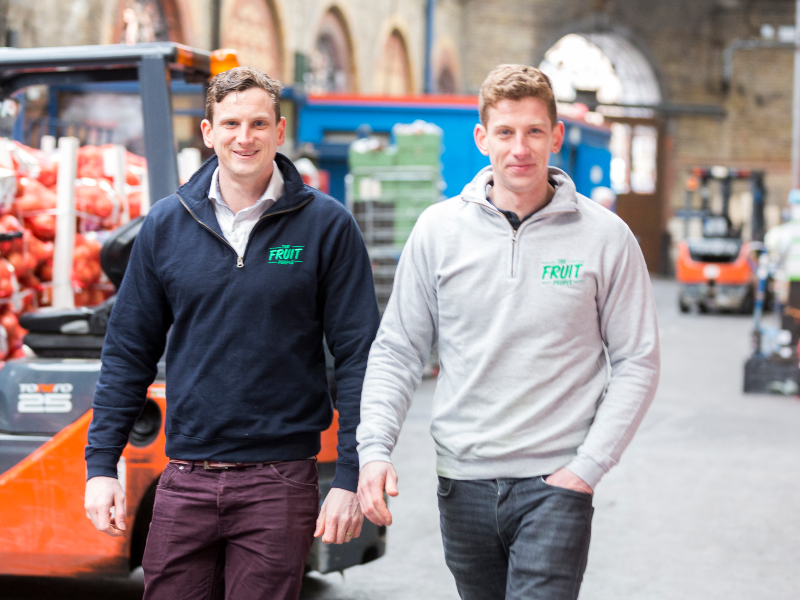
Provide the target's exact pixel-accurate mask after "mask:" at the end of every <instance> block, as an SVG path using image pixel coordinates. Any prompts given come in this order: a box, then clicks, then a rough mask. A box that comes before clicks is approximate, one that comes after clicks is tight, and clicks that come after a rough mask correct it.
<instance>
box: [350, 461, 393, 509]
mask: <svg viewBox="0 0 800 600" xmlns="http://www.w3.org/2000/svg"><path fill="white" fill-rule="evenodd" d="M384 490H386V493H387V494H389V495H390V496H397V494H398V491H397V472H396V471H395V470H394V467H393V466H392V463H389V462H385V461H382V460H376V461H374V462H371V463H367V464H366V465H364V468H363V469H361V473H359V475H358V502H359V504H361V510H362V511H363V512H364V515H365V516H366V517H367V518H368V519H369V520H370V521H372V522H373V523H375V525H391V524H392V513H390V512H389V508H388V507H387V506H386V502H385V501H384V499H383V492H384Z"/></svg>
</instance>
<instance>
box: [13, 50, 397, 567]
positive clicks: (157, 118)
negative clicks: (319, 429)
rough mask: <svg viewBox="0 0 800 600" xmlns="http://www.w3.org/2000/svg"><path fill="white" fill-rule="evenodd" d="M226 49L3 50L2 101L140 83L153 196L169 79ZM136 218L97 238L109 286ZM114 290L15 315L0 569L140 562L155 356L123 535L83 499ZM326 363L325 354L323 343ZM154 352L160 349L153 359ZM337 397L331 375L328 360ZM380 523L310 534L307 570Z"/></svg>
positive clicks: (196, 74) (364, 550)
mask: <svg viewBox="0 0 800 600" xmlns="http://www.w3.org/2000/svg"><path fill="white" fill-rule="evenodd" d="M235 64H236V63H235V59H234V58H233V57H232V55H231V54H227V55H226V54H225V53H220V52H219V51H218V52H216V53H213V54H210V53H208V52H204V51H201V50H196V49H192V48H188V47H185V46H181V45H178V44H174V43H154V44H135V45H116V46H76V47H68V48H34V49H5V48H4V49H2V50H0V96H1V97H0V100H3V99H9V98H12V97H13V96H14V94H16V93H19V92H20V91H22V90H24V89H25V88H26V87H28V86H34V85H35V86H42V85H44V86H57V85H71V84H75V83H92V84H101V83H104V82H112V83H119V82H133V83H138V90H139V95H140V97H141V104H142V116H143V128H144V132H143V133H144V150H145V158H146V159H147V164H148V176H149V177H148V182H149V190H150V198H151V202H155V201H157V200H158V199H159V198H163V197H166V196H168V195H169V194H171V193H172V192H173V191H174V190H175V189H176V188H177V187H178V169H177V160H176V152H175V144H174V140H173V124H172V104H171V95H170V89H171V88H170V85H171V83H172V82H175V81H185V82H190V83H197V82H205V81H206V80H207V79H208V78H209V76H210V75H212V74H214V73H217V72H220V71H222V70H225V69H226V68H230V67H231V66H235ZM142 221H143V217H139V218H137V219H134V220H132V221H130V222H129V223H127V224H125V225H123V226H121V227H119V228H118V229H116V230H115V231H114V232H113V233H112V234H111V235H110V236H109V237H108V239H107V240H106V242H105V244H104V245H103V250H102V253H101V265H102V268H103V270H104V272H105V273H106V275H107V276H108V278H109V280H110V281H111V283H113V284H114V286H115V287H116V288H118V287H119V285H120V283H121V282H122V278H123V275H124V272H125V267H126V266H127V261H128V258H129V255H130V250H131V247H132V245H133V242H134V240H135V238H136V234H137V233H138V231H139V229H140V227H141V224H142ZM113 301H114V297H113V296H112V297H111V298H110V299H109V300H107V301H106V302H104V303H103V304H100V305H98V306H95V307H81V308H76V309H68V310H41V311H34V312H30V313H26V314H25V315H23V316H22V317H21V324H22V326H23V327H24V328H25V329H27V330H28V332H29V333H28V334H27V335H26V337H25V344H26V346H28V347H29V348H30V349H31V350H32V351H33V353H35V356H33V357H28V358H22V359H16V360H9V361H8V362H6V363H0V506H2V510H0V574H2V575H33V576H38V575H41V576H67V577H69V576H82V577H85V576H108V575H119V576H126V575H128V574H129V573H130V572H131V571H132V570H134V569H136V568H137V567H139V566H140V565H141V560H142V554H143V552H144V545H145V541H146V539H147V532H148V529H149V525H150V519H151V517H152V511H153V501H154V498H155V490H156V485H157V483H158V479H159V477H160V476H161V472H162V470H163V469H164V467H165V465H166V464H167V457H166V456H165V454H164V444H165V434H164V414H165V411H166V406H167V402H168V401H169V400H168V398H167V397H166V393H165V389H166V386H165V369H164V364H163V363H162V364H160V365H159V373H158V376H157V378H156V381H155V383H153V384H152V385H151V386H150V389H149V391H148V394H147V396H148V399H147V401H146V403H145V405H144V408H143V410H142V413H141V415H140V416H139V418H138V420H137V421H136V424H135V425H134V428H133V431H132V432H131V434H130V439H129V443H128V445H127V446H126V448H125V450H124V451H123V453H122V457H121V459H120V461H119V463H118V465H117V472H118V475H119V479H120V482H121V484H122V486H123V489H124V490H125V492H126V495H127V509H128V515H129V525H128V530H127V532H126V535H125V536H124V537H119V538H116V537H109V536H107V535H105V534H103V533H100V532H98V531H96V530H95V529H94V527H93V526H92V524H91V522H90V521H89V519H88V518H87V517H86V512H85V510H84V508H83V493H84V487H85V480H86V466H85V463H84V459H83V450H84V446H85V445H86V437H87V431H88V427H89V423H90V422H91V419H92V410H91V405H92V398H93V395H94V388H95V384H96V382H97V376H98V374H99V370H100V351H101V348H102V344H103V338H104V336H105V328H106V324H107V322H108V316H109V314H110V312H111V307H112V306H113ZM326 356H327V357H328V360H329V363H330V364H331V365H332V357H331V356H330V354H329V353H327V348H326ZM162 360H163V359H162ZM328 372H329V381H330V387H331V392H332V396H334V402H335V384H334V382H333V381H332V376H331V374H332V368H331V367H330V366H329V369H328ZM336 432H337V416H336V414H335V416H334V420H333V424H332V425H331V427H330V429H328V430H327V431H325V432H324V433H323V434H322V451H321V452H320V454H319V455H318V457H317V458H318V461H319V462H318V466H319V473H320V492H321V495H322V499H323V500H324V498H325V495H326V494H327V492H328V490H329V489H330V484H331V482H332V479H333V475H334V469H335V461H336V458H337V453H336V443H337V436H336ZM385 536H386V530H385V528H382V527H377V526H375V525H373V524H372V523H370V522H367V521H365V523H364V527H363V529H362V533H361V536H360V537H359V538H357V539H354V540H353V541H351V542H350V543H348V544H344V545H341V546H327V545H323V544H321V543H320V542H319V540H316V541H315V542H314V546H313V548H312V551H311V554H310V556H309V559H308V563H307V569H308V570H315V571H319V572H321V573H327V572H331V571H342V570H344V569H346V568H348V567H351V566H354V565H359V564H364V563H366V562H369V561H371V560H375V559H376V558H378V557H380V556H382V555H383V554H384V551H385V547H386V541H385V540H386V537H385Z"/></svg>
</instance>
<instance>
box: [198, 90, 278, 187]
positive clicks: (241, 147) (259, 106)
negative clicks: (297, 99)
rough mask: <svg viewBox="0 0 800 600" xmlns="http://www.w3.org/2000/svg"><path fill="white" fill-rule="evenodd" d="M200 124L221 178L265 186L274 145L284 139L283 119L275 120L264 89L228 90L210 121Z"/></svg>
mask: <svg viewBox="0 0 800 600" xmlns="http://www.w3.org/2000/svg"><path fill="white" fill-rule="evenodd" d="M201 128H202V130H203V141H204V142H205V144H206V146H207V147H209V148H213V149H214V152H216V154H217V157H218V158H219V167H220V171H221V176H222V177H223V178H224V179H226V180H230V181H232V182H236V183H237V184H239V185H242V186H250V185H254V186H255V185H258V186H261V188H262V189H263V188H265V187H266V184H267V183H268V182H269V179H270V177H271V176H272V161H273V160H274V159H275V154H276V152H277V151H278V146H282V145H283V142H284V141H285V139H286V119H284V118H283V117H281V119H280V120H279V121H277V122H276V119H275V108H274V106H273V103H272V98H271V97H270V95H269V93H268V92H266V91H265V90H263V89H261V88H257V87H253V88H249V89H247V90H244V91H241V92H231V93H229V94H228V95H227V96H225V97H224V98H223V99H222V100H221V101H220V102H217V103H216V104H215V105H214V113H213V123H211V122H209V121H208V120H207V119H203V122H202V124H201ZM262 184H263V185H262Z"/></svg>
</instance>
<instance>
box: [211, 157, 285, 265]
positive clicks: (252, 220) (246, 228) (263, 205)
mask: <svg viewBox="0 0 800 600" xmlns="http://www.w3.org/2000/svg"><path fill="white" fill-rule="evenodd" d="M282 195H283V175H282V174H281V171H280V169H279V168H278V164H277V163H276V162H275V161H274V160H273V161H272V177H270V180H269V184H268V185H267V189H265V190H264V193H263V194H261V197H260V198H259V199H258V200H256V203H255V204H253V206H248V207H247V208H243V209H242V210H240V211H239V212H237V213H236V214H234V212H233V210H231V208H230V207H229V206H228V205H227V204H225V200H224V199H223V198H222V191H221V190H220V188H219V167H217V168H216V169H215V170H214V175H213V176H212V177H211V188H210V189H209V190H208V197H209V199H210V200H211V201H212V202H214V212H215V213H216V215H217V222H218V223H219V227H220V229H222V235H223V236H225V239H226V240H228V243H229V244H230V245H231V246H233V249H234V250H236V256H239V257H243V256H244V250H245V248H246V247H247V240H249V239H250V233H251V232H252V231H253V227H255V226H256V223H257V222H258V220H259V219H260V218H261V215H263V214H264V213H265V212H266V211H267V209H269V208H270V207H271V206H272V205H273V204H275V202H277V200H278V198H280V197H281V196H282Z"/></svg>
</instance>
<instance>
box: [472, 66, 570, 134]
mask: <svg viewBox="0 0 800 600" xmlns="http://www.w3.org/2000/svg"><path fill="white" fill-rule="evenodd" d="M523 98H539V99H540V100H542V101H543V102H544V103H545V105H547V112H548V114H549V115H550V122H551V123H552V124H553V125H555V124H556V123H557V122H558V112H557V111H556V98H555V96H554V95H553V84H552V83H550V78H549V77H548V76H547V75H545V74H544V73H542V72H541V71H540V70H539V69H536V68H534V67H529V66H528V65H497V66H496V67H495V68H494V69H492V71H491V72H490V73H489V74H488V75H487V76H486V79H484V80H483V83H482V84H481V91H480V94H479V95H478V110H479V112H480V117H481V123H482V124H483V126H484V127H486V124H487V122H488V113H489V109H490V108H493V107H495V106H497V103H498V102H500V101H501V100H522V99H523Z"/></svg>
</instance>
